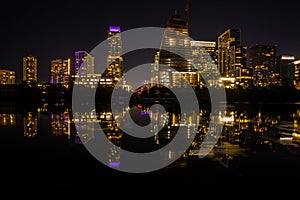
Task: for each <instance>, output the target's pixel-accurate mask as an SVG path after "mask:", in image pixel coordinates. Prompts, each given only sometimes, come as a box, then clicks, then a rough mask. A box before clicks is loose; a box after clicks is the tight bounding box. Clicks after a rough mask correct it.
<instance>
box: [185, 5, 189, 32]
mask: <svg viewBox="0 0 300 200" xmlns="http://www.w3.org/2000/svg"><path fill="white" fill-rule="evenodd" d="M185 13H186V25H187V29H188V32H190V0H187V2H186V5H185Z"/></svg>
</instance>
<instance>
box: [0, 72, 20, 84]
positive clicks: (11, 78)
mask: <svg viewBox="0 0 300 200" xmlns="http://www.w3.org/2000/svg"><path fill="white" fill-rule="evenodd" d="M15 74H16V73H15V71H12V70H6V69H0V85H8V84H15V81H16V75H15Z"/></svg>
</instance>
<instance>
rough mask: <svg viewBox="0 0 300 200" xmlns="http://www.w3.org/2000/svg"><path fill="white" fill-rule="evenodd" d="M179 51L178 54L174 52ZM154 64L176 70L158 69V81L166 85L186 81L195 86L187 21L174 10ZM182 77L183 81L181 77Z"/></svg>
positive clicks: (181, 84)
mask: <svg viewBox="0 0 300 200" xmlns="http://www.w3.org/2000/svg"><path fill="white" fill-rule="evenodd" d="M176 52H180V54H181V55H180V56H179V55H177V54H176ZM156 59H157V60H156V61H155V63H156V65H157V64H158V65H159V64H160V65H164V66H167V67H171V68H173V69H175V70H176V72H174V71H168V70H159V68H158V66H153V67H154V68H156V70H158V75H157V76H158V82H159V83H161V84H164V85H165V86H167V87H185V85H186V82H187V83H189V84H190V85H191V86H193V87H195V86H197V80H198V79H197V71H196V69H195V68H194V67H193V65H192V51H191V45H190V38H189V22H188V20H184V19H182V18H181V17H180V15H179V14H178V13H177V12H175V13H174V15H173V16H172V17H171V18H169V19H168V21H167V24H166V29H165V32H164V34H163V38H162V42H161V46H160V50H159V52H158V53H157V56H156ZM181 77H183V78H184V79H185V81H183V80H182V79H181Z"/></svg>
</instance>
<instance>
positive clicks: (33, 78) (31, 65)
mask: <svg viewBox="0 0 300 200" xmlns="http://www.w3.org/2000/svg"><path fill="white" fill-rule="evenodd" d="M23 81H25V82H27V83H29V84H30V83H32V82H37V59H36V58H35V57H34V56H26V57H23Z"/></svg>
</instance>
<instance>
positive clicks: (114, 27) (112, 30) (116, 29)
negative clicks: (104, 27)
mask: <svg viewBox="0 0 300 200" xmlns="http://www.w3.org/2000/svg"><path fill="white" fill-rule="evenodd" d="M109 31H110V32H118V33H120V32H121V28H120V26H110V27H109Z"/></svg>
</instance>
